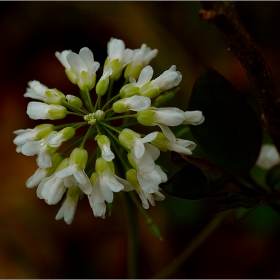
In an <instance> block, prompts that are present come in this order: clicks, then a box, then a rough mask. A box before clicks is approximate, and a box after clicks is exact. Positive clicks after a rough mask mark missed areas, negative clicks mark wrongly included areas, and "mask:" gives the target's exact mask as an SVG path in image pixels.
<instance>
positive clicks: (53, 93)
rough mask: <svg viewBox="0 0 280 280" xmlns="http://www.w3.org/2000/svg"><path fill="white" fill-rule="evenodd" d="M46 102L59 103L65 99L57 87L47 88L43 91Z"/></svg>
mask: <svg viewBox="0 0 280 280" xmlns="http://www.w3.org/2000/svg"><path fill="white" fill-rule="evenodd" d="M45 95H46V101H45V103H47V104H61V103H62V101H65V95H64V94H63V93H62V92H60V91H59V90H57V89H55V88H54V89H48V90H47V91H46V92H45Z"/></svg>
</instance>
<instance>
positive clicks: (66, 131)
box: [48, 127, 75, 147]
mask: <svg viewBox="0 0 280 280" xmlns="http://www.w3.org/2000/svg"><path fill="white" fill-rule="evenodd" d="M74 135H75V129H74V128H73V127H65V128H63V129H62V130H60V131H59V132H54V133H52V134H51V135H50V136H49V138H48V142H49V145H50V146H51V147H58V146H60V145H61V144H62V143H63V142H65V141H67V140H69V139H71V138H72V137H73V136H74Z"/></svg>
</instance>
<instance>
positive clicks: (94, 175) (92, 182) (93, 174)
mask: <svg viewBox="0 0 280 280" xmlns="http://www.w3.org/2000/svg"><path fill="white" fill-rule="evenodd" d="M97 178H98V173H96V172H93V173H92V174H91V176H90V179H89V180H90V183H91V184H92V186H93V185H94V184H95V182H96V180H97Z"/></svg>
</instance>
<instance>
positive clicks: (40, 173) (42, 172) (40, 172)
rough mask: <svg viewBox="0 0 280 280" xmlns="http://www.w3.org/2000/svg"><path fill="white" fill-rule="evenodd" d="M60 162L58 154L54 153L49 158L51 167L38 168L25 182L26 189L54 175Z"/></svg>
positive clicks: (60, 158)
mask: <svg viewBox="0 0 280 280" xmlns="http://www.w3.org/2000/svg"><path fill="white" fill-rule="evenodd" d="M61 161H62V157H61V156H60V154H58V153H54V154H53V155H52V158H51V165H52V166H51V167H49V168H40V167H39V168H38V169H37V170H36V171H35V173H34V174H33V175H32V176H31V177H30V178H29V179H28V180H27V181H26V186H27V188H34V187H36V186H38V185H39V184H40V182H41V181H42V180H43V179H44V178H46V177H47V176H50V175H52V174H53V173H54V171H55V169H56V168H57V166H58V165H59V164H60V162H61Z"/></svg>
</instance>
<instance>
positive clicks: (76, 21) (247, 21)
mask: <svg viewBox="0 0 280 280" xmlns="http://www.w3.org/2000/svg"><path fill="white" fill-rule="evenodd" d="M236 6H237V9H238V12H239V14H240V17H241V18H242V20H243V22H244V25H245V27H246V28H247V30H248V31H249V32H250V33H251V35H252V36H253V37H254V39H255V40H256V42H257V43H258V45H259V47H260V49H261V50H262V52H263V55H264V56H265V58H266V60H267V61H268V64H269V66H270V67H271V70H272V72H273V73H274V76H275V79H276V82H277V84H278V85H279V84H280V71H279V69H280V68H279V64H280V52H279V49H280V36H279V26H280V18H279V9H280V3H279V2H237V3H236ZM200 9H201V6H200V4H199V2H176V1H172V2H145V1H144V2H125V1H124V2H32V1H31V2H0V34H1V38H2V39H1V43H0V46H1V52H0V62H1V67H0V77H1V78H0V79H1V92H0V104H1V110H0V116H1V145H0V153H1V165H0V166H1V168H0V172H1V173H0V174H1V175H0V178H1V195H0V205H1V207H0V278H126V277H127V274H126V270H127V220H126V215H125V209H124V207H123V205H122V200H121V198H120V197H119V196H118V195H115V208H114V210H113V212H112V215H111V216H110V217H106V219H105V220H103V219H99V218H95V217H94V216H93V214H92V210H91V208H90V206H89V204H88V201H87V199H86V198H84V199H83V200H81V201H80V203H79V205H78V209H77V213H76V216H75V218H74V221H73V223H72V224H71V225H67V224H65V223H64V221H55V219H54V218H55V215H56V213H57V211H58V209H59V208H60V205H59V204H58V205H55V206H49V205H47V204H46V203H45V202H44V201H42V200H40V199H38V198H37V196H36V190H35V189H27V188H26V186H25V182H26V180H27V179H28V178H29V177H30V176H31V175H32V174H33V173H34V172H35V170H36V169H37V166H36V161H35V157H26V156H24V155H22V154H18V153H16V151H15V148H16V147H15V145H14V144H13V142H12V141H13V138H14V137H15V135H14V134H13V131H15V130H17V129H26V128H33V127H34V126H36V125H38V124H40V123H41V122H40V121H33V120H30V119H29V118H28V116H27V114H26V106H27V104H28V102H29V101H31V100H30V99H27V98H24V97H23V94H24V93H25V91H26V87H27V83H28V82H29V81H31V80H38V81H40V82H41V83H43V84H45V85H47V86H48V87H49V88H57V89H59V90H60V91H62V92H63V93H65V94H77V88H76V86H74V85H72V84H71V83H70V82H69V81H68V79H67V77H66V75H65V72H64V68H63V66H62V65H61V64H60V62H59V61H58V60H57V59H56V57H55V56H54V53H55V52H56V51H59V52H61V51H62V50H68V49H71V50H72V51H74V52H79V50H80V49H81V48H82V47H85V46H86V47H89V48H90V49H91V50H92V51H93V53H94V58H95V60H96V61H99V62H100V63H101V65H102V64H103V62H104V60H105V59H106V56H107V42H108V41H109V40H110V38H111V37H114V38H118V39H122V40H123V41H124V42H125V44H126V47H128V48H131V49H136V48H140V46H141V44H143V43H145V44H147V45H148V46H149V47H150V48H152V49H154V48H156V49H158V50H159V53H158V55H157V57H156V58H155V59H154V60H152V62H151V65H152V67H153V68H154V71H155V73H154V77H157V76H159V75H160V74H161V73H162V72H163V71H165V70H167V69H169V68H170V66H171V65H176V66H177V70H179V71H180V72H181V73H182V75H183V80H182V82H181V84H180V87H181V89H180V91H179V92H177V93H176V97H175V98H174V100H172V102H171V103H170V106H177V107H180V108H181V109H182V110H187V108H188V101H189V98H190V95H191V91H192V87H193V84H194V82H195V79H196V77H197V76H198V75H199V74H200V73H202V71H203V70H204V69H205V67H207V66H211V67H213V68H214V69H216V70H217V71H219V72H220V73H221V74H222V75H224V76H225V77H226V78H227V79H228V80H229V81H230V82H232V83H233V84H234V86H235V87H236V88H237V89H238V90H240V91H241V92H242V93H243V94H244V96H245V97H247V98H249V99H252V92H251V89H250V85H249V83H248V80H247V78H246V76H245V74H244V72H243V70H242V68H241V66H240V64H239V62H238V60H237V59H236V58H235V56H234V55H233V54H232V53H231V52H230V51H229V50H228V47H227V45H226V43H225V42H224V41H223V38H222V37H221V35H220V34H219V32H218V31H217V30H216V28H215V26H213V25H211V24H209V23H206V22H203V21H202V20H200V18H199V17H198V12H199V10H200ZM167 160H168V157H167V158H166V165H167V164H168V163H167ZM170 169H171V170H172V167H170ZM208 208H209V205H208V204H207V202H205V201H183V200H180V199H175V198H171V197H166V200H165V201H163V202H157V204H156V206H155V207H150V209H149V210H148V213H149V214H150V215H151V216H152V218H153V219H154V221H155V222H156V224H157V225H158V226H159V228H160V229H161V230H162V233H163V238H164V241H160V240H159V239H158V238H156V237H155V236H153V235H152V233H151V232H150V230H149V228H148V226H147V225H146V222H145V221H144V219H143V218H142V216H141V215H140V214H139V215H138V216H137V221H138V224H139V274H138V277H139V278H150V277H152V275H154V274H155V273H156V272H158V271H160V270H161V269H163V268H164V267H165V266H166V265H167V264H168V263H169V262H170V261H171V260H172V259H174V258H175V257H176V255H178V254H179V253H180V252H181V251H182V250H183V248H184V247H185V246H186V245H187V244H188V243H189V242H190V240H191V239H192V238H193V237H195V236H196V235H197V234H198V232H199V231H200V230H201V229H202V228H203V227H204V226H205V225H206V223H207V222H208V220H209V219H210V217H209V214H208V213H209V211H208ZM279 236H280V216H279V215H278V214H277V213H276V212H274V210H271V209H270V208H268V207H267V206H265V205H258V206H257V207H255V211H254V212H253V213H252V214H251V215H249V216H248V217H247V218H246V219H244V220H242V221H239V222H236V219H235V217H234V215H233V216H230V217H229V218H228V219H227V220H226V221H225V223H223V224H222V226H221V227H220V228H219V229H218V230H217V231H215V232H214V233H213V234H212V235H211V236H210V237H209V238H208V239H207V241H206V242H205V243H204V244H203V245H202V246H201V247H199V249H198V250H197V251H196V252H195V253H194V254H193V255H192V256H191V257H190V258H189V259H188V260H187V261H186V262H185V263H184V265H182V266H181V267H180V268H179V269H178V271H177V272H176V273H175V274H174V275H173V277H174V278H280V266H279V263H280V253H279V252H280V238H279Z"/></svg>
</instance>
